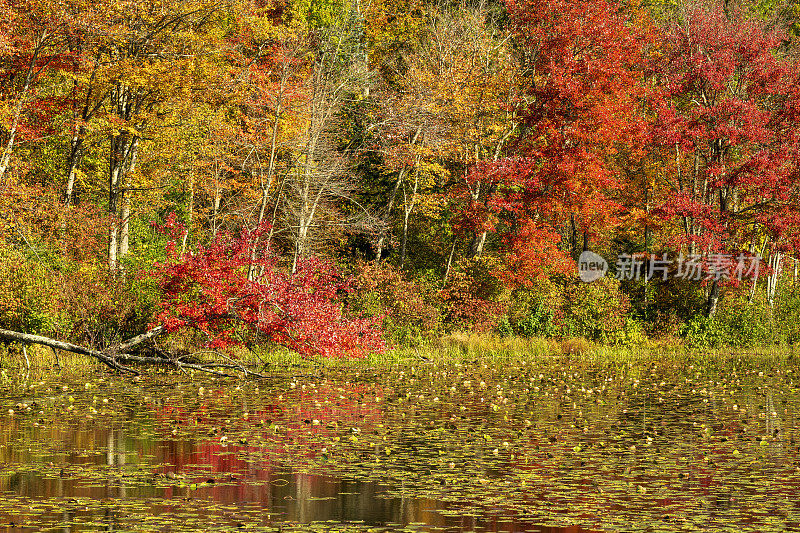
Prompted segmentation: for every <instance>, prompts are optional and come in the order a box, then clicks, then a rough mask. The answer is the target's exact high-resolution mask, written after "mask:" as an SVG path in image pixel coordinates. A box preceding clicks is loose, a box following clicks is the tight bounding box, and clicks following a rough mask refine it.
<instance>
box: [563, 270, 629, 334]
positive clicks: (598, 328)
mask: <svg viewBox="0 0 800 533" xmlns="http://www.w3.org/2000/svg"><path fill="white" fill-rule="evenodd" d="M630 312H631V305H630V302H629V301H628V298H627V296H625V295H624V294H623V293H622V291H621V290H620V284H619V281H618V280H616V279H614V278H611V277H605V278H601V279H599V280H597V281H595V282H592V283H583V282H581V281H577V280H571V281H569V282H568V283H567V284H566V286H565V290H564V304H563V307H562V314H563V318H562V322H561V334H562V335H563V336H566V337H585V338H587V339H589V340H590V341H593V342H597V343H600V344H630V343H636V342H642V341H643V340H644V335H643V334H642V332H641V327H640V326H639V325H638V324H637V323H636V322H635V321H634V320H632V318H631V317H630Z"/></svg>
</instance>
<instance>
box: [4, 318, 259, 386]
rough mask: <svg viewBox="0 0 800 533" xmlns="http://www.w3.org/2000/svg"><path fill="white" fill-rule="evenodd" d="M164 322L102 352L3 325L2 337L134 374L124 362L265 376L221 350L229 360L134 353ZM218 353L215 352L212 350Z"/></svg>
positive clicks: (136, 371) (161, 327)
mask: <svg viewBox="0 0 800 533" xmlns="http://www.w3.org/2000/svg"><path fill="white" fill-rule="evenodd" d="M164 332H165V330H164V327H163V326H157V327H155V328H153V329H151V330H149V331H146V332H144V333H142V334H141V335H136V336H135V337H131V338H130V339H128V340H125V341H122V342H120V343H119V344H116V345H114V346H111V347H110V348H109V349H107V350H105V351H103V352H100V351H97V350H92V349H91V348H86V347H85V346H80V345H77V344H72V343H70V342H64V341H59V340H56V339H51V338H49V337H43V336H41V335H31V334H29V333H20V332H18V331H10V330H7V329H0V340H5V341H7V342H20V343H23V345H27V344H41V345H42V346H49V347H50V348H52V349H53V351H55V350H63V351H65V352H72V353H77V354H81V355H88V356H90V357H94V358H95V359H97V360H98V361H100V362H101V363H103V364H105V365H106V366H108V367H110V368H112V369H114V370H118V371H122V372H127V373H129V374H133V375H139V374H140V372H139V371H138V370H135V369H133V368H130V367H128V366H125V365H123V364H122V363H138V364H145V365H158V366H170V367H174V368H177V369H178V370H181V371H183V370H185V369H190V370H199V371H201V372H208V373H209V374H215V375H218V376H226V377H229V376H230V375H229V374H225V373H224V372H220V371H219V370H215V368H227V369H233V370H238V371H239V372H242V373H243V374H244V375H245V376H247V375H252V376H256V377H260V378H263V377H264V376H263V375H261V374H258V373H256V372H253V371H252V370H248V369H247V368H246V367H245V366H244V365H242V364H239V363H237V362H235V361H233V360H231V359H230V358H228V357H225V356H224V355H222V354H218V355H219V356H220V357H222V358H223V359H226V360H227V361H228V362H227V363H218V362H212V363H193V362H186V361H183V360H182V359H181V358H179V357H171V356H169V355H167V354H164V353H163V352H160V350H156V352H157V353H159V354H161V356H159V357H152V356H143V355H137V354H136V353H131V350H132V348H135V347H136V346H139V345H141V344H143V343H144V342H146V341H149V340H152V339H154V338H156V337H158V336H159V335H161V334H162V333H164ZM211 353H216V352H211Z"/></svg>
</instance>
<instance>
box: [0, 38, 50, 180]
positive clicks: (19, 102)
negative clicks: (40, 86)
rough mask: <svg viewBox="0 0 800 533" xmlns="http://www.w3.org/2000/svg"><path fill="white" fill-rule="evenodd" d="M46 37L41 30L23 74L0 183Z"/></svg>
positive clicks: (1, 156)
mask: <svg viewBox="0 0 800 533" xmlns="http://www.w3.org/2000/svg"><path fill="white" fill-rule="evenodd" d="M47 37H48V34H47V31H46V30H42V32H41V33H40V34H39V38H38V39H37V41H36V47H35V48H34V50H33V54H31V59H30V61H29V62H28V70H27V72H26V73H25V82H24V83H23V85H22V91H21V92H20V95H19V98H17V103H16V105H15V106H14V112H13V115H12V119H11V127H9V129H8V139H6V145H5V147H4V148H3V153H2V154H0V183H2V181H3V177H4V176H5V173H6V171H7V170H8V166H9V164H10V163H11V154H12V153H13V151H14V141H15V140H16V137H17V128H18V127H19V117H20V116H21V115H22V108H23V107H24V106H25V100H26V99H27V97H28V89H30V86H31V81H32V80H33V70H34V68H35V67H36V61H37V59H38V58H39V53H40V52H41V51H42V48H43V47H44V44H45V42H46V41H47Z"/></svg>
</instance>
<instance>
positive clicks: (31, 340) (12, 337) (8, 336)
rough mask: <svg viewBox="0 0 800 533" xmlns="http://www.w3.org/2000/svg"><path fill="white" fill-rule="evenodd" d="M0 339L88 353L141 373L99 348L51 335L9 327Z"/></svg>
mask: <svg viewBox="0 0 800 533" xmlns="http://www.w3.org/2000/svg"><path fill="white" fill-rule="evenodd" d="M134 338H135V337H134ZM0 339H4V340H6V341H11V342H21V343H24V344H41V345H42V346H49V347H50V348H53V349H56V350H63V351H65V352H72V353H77V354H81V355H88V356H91V357H94V358H95V359H97V360H98V361H100V362H101V363H103V364H105V365H106V366H109V367H111V368H113V369H114V370H121V371H123V372H127V373H130V374H134V375H139V372H138V371H137V370H134V369H132V368H128V367H126V366H123V365H121V364H119V363H118V362H116V361H115V360H114V358H113V357H111V356H108V355H106V354H104V353H103V352H98V351H97V350H92V349H90V348H86V347H84V346H78V345H77V344H72V343H70V342H64V341H59V340H56V339H51V338H49V337H42V336H41V335H31V334H29V333H20V332H18V331H10V330H7V329H0Z"/></svg>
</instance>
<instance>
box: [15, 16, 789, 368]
mask: <svg viewBox="0 0 800 533" xmlns="http://www.w3.org/2000/svg"><path fill="white" fill-rule="evenodd" d="M798 17H800V4H797V3H795V2H794V1H793V0H786V1H780V0H759V1H748V0H741V1H736V0H730V1H728V0H725V1H718V0H707V1H706V0H698V1H690V0H685V1H681V0H678V1H677V2H676V1H671V0H652V1H647V0H645V1H639V0H623V1H620V2H616V1H614V0H506V1H505V2H501V1H498V0H468V1H466V0H465V1H461V2H450V1H444V0H442V1H437V2H434V1H430V0H353V1H348V0H95V1H92V2H88V1H87V0H60V1H58V2H56V1H52V0H0V328H2V329H4V330H8V331H13V332H19V333H25V334H31V335H39V336H43V337H46V338H49V339H58V340H60V341H63V342H68V343H75V344H76V345H80V346H84V347H88V348H87V349H89V350H97V351H98V352H97V353H107V352H104V350H107V349H108V348H109V347H110V346H112V345H115V343H120V342H121V341H123V340H125V339H132V338H136V337H137V336H141V335H142V334H144V335H148V334H150V333H152V334H153V335H155V334H156V333H159V334H160V333H161V332H167V333H172V334H173V335H174V336H175V338H176V339H177V340H176V341H175V342H177V343H178V344H179V345H181V346H183V347H184V348H185V347H187V346H191V347H193V349H197V347H206V348H210V349H227V348H229V347H233V346H244V347H246V348H250V349H255V347H261V348H264V347H267V348H269V347H275V346H282V347H285V348H288V349H289V350H293V351H295V352H297V353H300V354H301V355H303V356H316V355H323V356H339V355H352V356H363V355H365V354H367V353H370V352H380V351H383V350H384V349H386V348H387V347H392V346H401V345H402V346H419V345H424V344H425V343H426V342H428V341H430V340H431V339H433V338H435V337H437V336H439V335H443V334H447V333H452V332H456V331H458V332H474V333H487V334H488V333H491V334H493V335H497V336H507V337H510V336H518V337H542V338H553V339H563V338H582V339H585V340H586V341H587V342H591V343H597V344H610V345H623V344H628V345H636V344H642V343H647V342H667V343H677V344H679V345H684V346H689V347H700V348H716V347H724V346H734V347H744V346H763V345H776V344H778V345H791V344H793V343H794V342H796V341H798V340H800V318H799V317H800V289H798V287H797V273H798V258H799V257H800V255H798V252H800V128H799V127H798V126H800V46H799V45H800V41H798V39H799V38H798V26H797V23H798ZM587 252H592V253H591V254H587ZM582 254H583V255H582ZM586 257H592V258H594V259H595V262H592V263H591V266H592V268H594V267H595V266H596V267H597V268H598V269H600V273H601V274H604V275H602V276H598V277H599V279H593V280H591V281H587V280H585V279H582V277H583V276H582V275H581V277H579V271H581V274H583V272H582V270H581V269H583V268H584V267H585V266H587V265H589V263H587V262H586V261H585V258H586ZM581 258H584V259H581ZM148 338H149V337H148ZM123 344H124V343H123ZM125 346H128V347H130V346H132V345H131V344H125ZM92 353H95V352H92ZM157 355H158V354H156V355H153V354H152V353H150V354H144V355H143V354H139V355H138V357H144V358H147V357H151V358H152V357H156V356H157ZM135 357H137V356H134V355H130V358H131V359H130V361H129V362H132V361H135Z"/></svg>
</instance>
